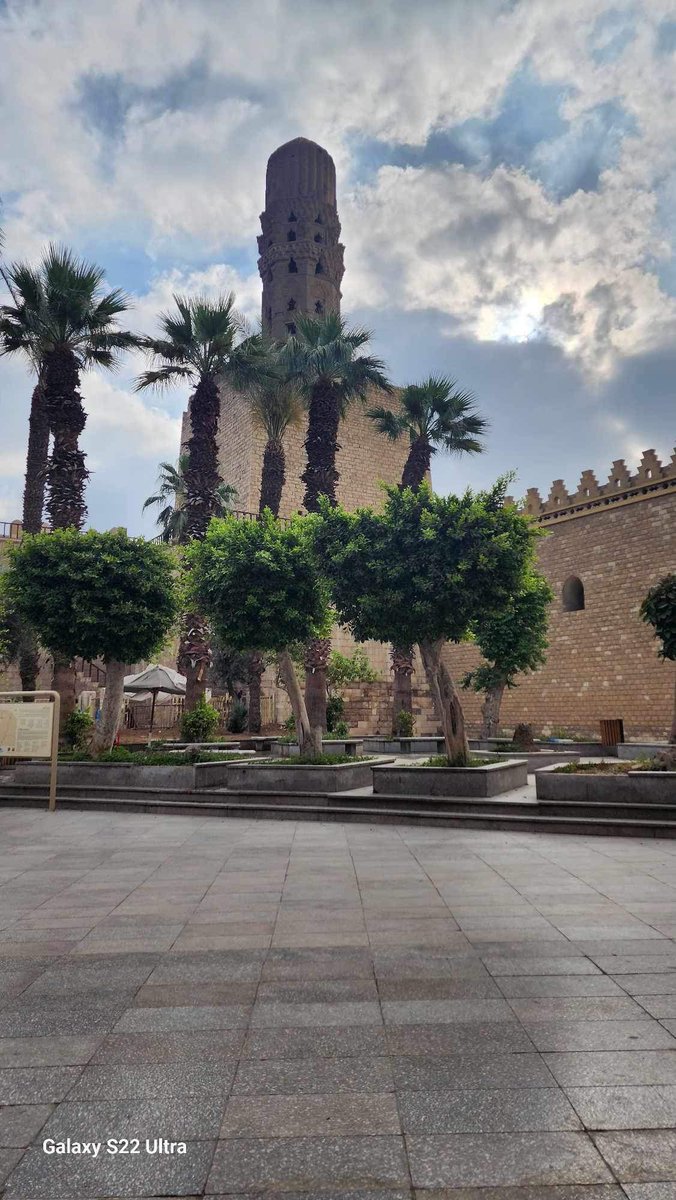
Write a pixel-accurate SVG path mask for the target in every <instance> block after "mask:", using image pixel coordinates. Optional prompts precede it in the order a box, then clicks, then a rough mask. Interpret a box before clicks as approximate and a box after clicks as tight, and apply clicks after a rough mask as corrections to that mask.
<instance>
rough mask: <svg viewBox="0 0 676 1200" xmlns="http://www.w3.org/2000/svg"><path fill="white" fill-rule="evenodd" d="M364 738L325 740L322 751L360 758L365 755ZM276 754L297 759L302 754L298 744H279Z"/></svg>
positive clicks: (276, 746)
mask: <svg viewBox="0 0 676 1200" xmlns="http://www.w3.org/2000/svg"><path fill="white" fill-rule="evenodd" d="M363 745H364V740H363V738H323V739H322V751H323V753H324V754H349V756H350V758H358V757H359V756H360V755H361V754H363V750H362V746H363ZM274 751H275V754H277V755H279V757H280V758H294V757H295V758H297V757H298V755H299V754H300V746H299V745H298V742H277V744H276V745H275V747H274Z"/></svg>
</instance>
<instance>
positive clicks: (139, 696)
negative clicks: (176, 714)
mask: <svg viewBox="0 0 676 1200" xmlns="http://www.w3.org/2000/svg"><path fill="white" fill-rule="evenodd" d="M185 685H186V678H185V675H179V673H178V671H172V669H171V667H162V666H159V664H157V663H155V664H154V665H151V666H150V667H146V668H145V670H144V671H139V673H138V675H125V678H124V690H125V692H130V693H131V694H132V696H133V698H134V699H135V700H136V701H141V700H147V699H148V697H149V696H150V697H152V703H151V706H150V731H149V734H148V741H150V740H151V738H152V734H153V721H154V719H155V702H156V700H157V696H158V694H159V693H160V692H164V693H166V694H167V695H169V696H185Z"/></svg>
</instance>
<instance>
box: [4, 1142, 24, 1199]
mask: <svg viewBox="0 0 676 1200" xmlns="http://www.w3.org/2000/svg"><path fill="white" fill-rule="evenodd" d="M22 1155H23V1150H18V1149H14V1150H10V1149H9V1148H8V1149H3V1150H0V1187H2V1185H3V1183H4V1182H5V1180H6V1179H7V1176H8V1175H9V1174H10V1173H11V1172H12V1171H13V1170H14V1168H15V1166H16V1164H17V1163H18V1162H19V1160H20V1159H21V1157H22ZM4 1195H9V1193H8V1192H5V1193H4Z"/></svg>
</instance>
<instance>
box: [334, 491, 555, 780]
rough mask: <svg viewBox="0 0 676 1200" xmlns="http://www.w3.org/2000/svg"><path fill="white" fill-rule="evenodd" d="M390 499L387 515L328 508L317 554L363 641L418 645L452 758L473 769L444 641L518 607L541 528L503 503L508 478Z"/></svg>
mask: <svg viewBox="0 0 676 1200" xmlns="http://www.w3.org/2000/svg"><path fill="white" fill-rule="evenodd" d="M387 493H388V499H387V504H386V506H385V510H384V512H382V513H374V512H372V511H371V510H369V509H360V510H358V511H357V512H355V513H346V512H344V511H342V510H340V509H333V510H332V509H331V508H330V506H329V505H328V504H323V505H322V520H321V521H319V522H318V523H317V525H316V530H315V544H316V548H317V557H318V559H319V561H320V562H321V563H322V566H323V569H324V570H325V572H326V573H327V576H328V578H329V582H330V587H331V592H332V598H333V602H334V605H335V608H336V610H337V612H338V616H339V619H340V620H341V621H342V622H344V623H345V624H347V625H348V626H349V627H350V629H351V630H352V632H353V634H354V636H355V637H356V638H357V640H358V641H366V640H367V639H369V638H375V639H376V640H378V641H383V642H392V643H393V644H394V645H410V644H412V643H417V644H418V646H419V649H420V654H421V657H422V661H423V665H424V667H425V672H426V675H427V679H428V682H429V685H430V690H431V692H432V696H433V698H434V701H435V704H436V707H437V712H438V713H439V715H440V718H441V723H442V727H443V731H444V737H445V741H446V751H447V755H448V758H449V760H450V761H451V762H453V763H456V764H464V763H465V762H466V761H467V755H468V744H467V737H466V733H465V722H464V716H463V711H462V704H461V702H460V696H459V693H458V690H457V688H456V686H455V683H454V681H453V679H452V677H451V675H450V673H449V671H448V668H447V666H446V664H445V663H444V661H443V658H442V649H443V645H444V642H445V641H460V640H461V639H462V638H464V637H466V635H467V633H468V631H469V630H470V629H471V627H472V625H474V624H478V623H479V622H480V621H481V620H482V619H485V618H486V616H487V615H489V614H493V613H497V612H500V610H501V609H502V608H504V606H505V605H506V604H507V603H508V602H509V600H510V598H511V597H512V596H513V595H514V593H515V592H516V591H517V590H518V589H519V587H520V586H521V583H522V580H523V577H524V574H525V572H526V570H527V568H528V566H529V563H530V558H531V555H532V542H533V538H534V536H535V534H534V530H533V527H532V525H531V523H530V522H529V521H528V520H527V519H526V518H524V517H522V516H520V515H519V514H518V513H517V512H516V510H515V509H514V508H513V507H505V506H504V498H505V481H504V480H501V481H499V482H498V483H497V484H496V485H495V486H494V487H493V488H492V489H491V490H490V491H487V492H477V493H476V494H472V493H471V492H469V491H467V492H466V493H465V494H464V495H463V496H443V497H442V496H434V495H433V494H432V493H431V491H430V489H429V488H428V487H427V486H425V485H423V486H422V487H421V488H420V489H419V491H417V492H413V491H412V490H410V489H408V488H407V489H404V490H399V489H398V488H388V489H387Z"/></svg>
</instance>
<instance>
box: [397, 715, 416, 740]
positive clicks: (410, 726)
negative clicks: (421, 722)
mask: <svg viewBox="0 0 676 1200" xmlns="http://www.w3.org/2000/svg"><path fill="white" fill-rule="evenodd" d="M414 729H415V717H414V716H413V713H410V712H406V710H405V709H404V708H402V709H400V711H399V712H398V713H397V715H396V717H395V718H394V726H393V729H392V733H393V735H394V737H400V738H409V737H413V730H414Z"/></svg>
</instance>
